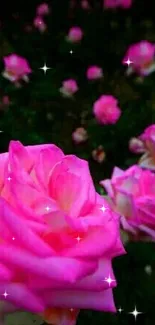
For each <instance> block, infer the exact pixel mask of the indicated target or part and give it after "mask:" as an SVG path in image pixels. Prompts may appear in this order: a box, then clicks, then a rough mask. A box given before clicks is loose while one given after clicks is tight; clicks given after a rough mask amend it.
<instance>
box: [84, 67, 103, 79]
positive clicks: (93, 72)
mask: <svg viewBox="0 0 155 325" xmlns="http://www.w3.org/2000/svg"><path fill="white" fill-rule="evenodd" d="M86 74H87V79H89V80H95V79H100V78H102V77H103V71H102V68H100V67H98V66H96V65H94V66H90V67H89V68H88V70H87V73H86Z"/></svg>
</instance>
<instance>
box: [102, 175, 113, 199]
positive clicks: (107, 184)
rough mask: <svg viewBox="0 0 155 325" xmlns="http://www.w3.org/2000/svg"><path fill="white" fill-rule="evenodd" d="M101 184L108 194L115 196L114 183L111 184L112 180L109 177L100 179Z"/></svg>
mask: <svg viewBox="0 0 155 325" xmlns="http://www.w3.org/2000/svg"><path fill="white" fill-rule="evenodd" d="M100 185H101V186H103V187H104V188H105V189H106V191H107V193H108V195H109V196H110V197H111V198H113V196H114V192H113V188H112V185H111V181H110V180H109V179H105V180H104V181H100Z"/></svg>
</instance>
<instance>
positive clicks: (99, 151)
mask: <svg viewBox="0 0 155 325" xmlns="http://www.w3.org/2000/svg"><path fill="white" fill-rule="evenodd" d="M92 157H93V159H94V160H96V161H97V162H98V163H99V164H101V163H102V162H103V161H104V160H105V158H106V153H105V151H104V149H103V147H102V146H98V148H96V149H94V150H93V151H92Z"/></svg>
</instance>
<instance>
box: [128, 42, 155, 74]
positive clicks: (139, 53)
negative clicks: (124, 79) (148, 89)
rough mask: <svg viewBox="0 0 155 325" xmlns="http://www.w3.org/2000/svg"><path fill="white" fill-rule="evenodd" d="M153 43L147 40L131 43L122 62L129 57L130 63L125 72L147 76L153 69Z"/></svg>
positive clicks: (154, 52) (154, 62)
mask: <svg viewBox="0 0 155 325" xmlns="http://www.w3.org/2000/svg"><path fill="white" fill-rule="evenodd" d="M154 55H155V45H154V44H152V43H150V42H148V41H141V42H139V43H136V44H133V45H131V46H130V47H129V48H128V50H127V53H126V54H125V57H124V59H123V64H126V61H127V60H128V59H129V60H130V61H131V62H132V63H131V65H130V67H129V68H128V70H127V74H128V75H129V74H131V73H133V72H136V73H137V74H139V75H141V76H147V75H149V74H150V73H152V72H153V71H155V61H154Z"/></svg>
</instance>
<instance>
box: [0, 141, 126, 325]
mask: <svg viewBox="0 0 155 325" xmlns="http://www.w3.org/2000/svg"><path fill="white" fill-rule="evenodd" d="M0 191H1V197H0V292H1V293H3V292H6V293H7V294H8V296H7V299H6V298H5V297H4V296H3V295H1V300H3V308H2V311H3V312H11V311H14V310H17V309H19V310H20V309H21V310H26V311H31V312H34V313H39V314H41V315H43V317H44V318H45V319H46V320H49V319H50V320H52V319H53V318H54V319H57V321H56V320H53V322H54V324H57V323H59V322H60V319H61V318H63V317H66V319H67V320H68V322H69V324H74V323H75V319H76V316H77V313H78V310H79V309H83V308H90V309H97V310H103V311H115V306H114V301H113V294H112V288H113V287H114V286H116V280H115V278H114V274H113V270H112V259H113V257H115V256H118V255H120V254H123V253H124V249H123V247H122V244H121V241H120V235H119V219H118V215H117V214H116V213H114V212H112V210H111V209H110V207H109V205H108V203H107V202H106V201H105V200H104V198H103V197H101V196H100V195H99V194H97V193H96V191H95V188H94V185H93V182H92V178H91V175H90V172H89V167H88V163H87V162H86V161H84V160H81V159H79V158H77V157H76V156H73V155H67V156H65V155H64V154H63V152H62V151H61V150H60V149H59V148H58V147H56V146H55V145H50V144H45V145H37V146H28V147H24V146H23V145H22V144H21V143H20V142H18V141H17V142H16V141H11V143H10V146H9V152H8V153H4V154H1V155H0ZM109 275H110V277H111V278H112V279H114V281H113V282H112V283H111V284H110V286H109V283H108V282H107V281H106V279H107V278H109ZM69 310H72V311H70V312H71V313H72V316H71V315H70V313H69V312H68V311H69ZM73 310H74V313H73Z"/></svg>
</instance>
